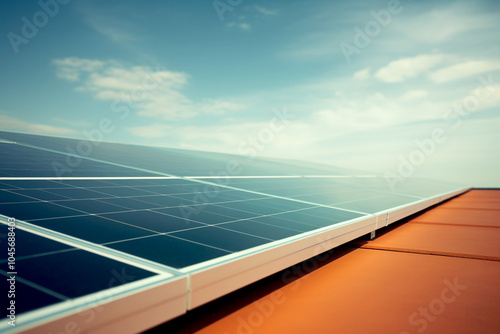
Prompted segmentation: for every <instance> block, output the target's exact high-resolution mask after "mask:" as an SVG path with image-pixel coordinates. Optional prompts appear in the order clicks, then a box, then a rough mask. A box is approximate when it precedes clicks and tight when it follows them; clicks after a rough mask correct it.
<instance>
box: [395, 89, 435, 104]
mask: <svg viewBox="0 0 500 334" xmlns="http://www.w3.org/2000/svg"><path fill="white" fill-rule="evenodd" d="M428 95H429V92H428V91H426V90H423V89H417V90H410V91H407V92H406V93H404V94H403V95H402V96H401V97H400V100H401V101H403V102H407V101H414V100H421V99H423V98H424V97H427V96H428Z"/></svg>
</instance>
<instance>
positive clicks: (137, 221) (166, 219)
mask: <svg viewBox="0 0 500 334" xmlns="http://www.w3.org/2000/svg"><path fill="white" fill-rule="evenodd" d="M101 216H102V217H105V218H109V219H113V220H116V221H119V222H122V223H126V224H130V225H133V226H137V227H140V228H145V229H148V230H152V231H156V232H159V233H164V232H172V231H179V230H185V229H188V228H193V227H198V226H203V224H200V223H197V222H193V221H190V220H185V219H182V218H178V217H173V216H168V215H165V214H161V213H158V212H153V211H146V210H142V211H133V212H122V213H111V214H103V215H101Z"/></svg>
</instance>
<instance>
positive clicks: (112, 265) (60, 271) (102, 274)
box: [17, 250, 155, 298]
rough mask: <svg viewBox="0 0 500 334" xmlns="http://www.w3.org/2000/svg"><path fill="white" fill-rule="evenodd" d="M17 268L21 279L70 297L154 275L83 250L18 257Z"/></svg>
mask: <svg viewBox="0 0 500 334" xmlns="http://www.w3.org/2000/svg"><path fill="white" fill-rule="evenodd" d="M17 267H18V271H19V276H20V277H21V278H23V279H26V280H28V281H30V282H33V283H36V284H38V285H41V286H43V287H45V288H47V289H50V290H52V291H55V292H57V293H59V294H61V295H64V296H66V297H69V298H75V297H80V296H83V295H86V294H89V293H93V292H98V291H101V290H105V289H109V288H111V287H115V286H119V285H122V284H125V283H130V282H134V281H137V280H140V279H143V278H146V277H151V276H154V275H155V274H154V273H151V272H149V271H146V270H143V269H140V268H137V267H133V266H131V265H128V264H125V263H122V262H118V261H115V260H112V259H108V258H106V257H103V256H100V255H97V254H93V253H90V252H87V251H83V250H75V251H70V252H63V253H57V254H50V255H45V256H40V257H35V258H28V259H24V260H19V261H17Z"/></svg>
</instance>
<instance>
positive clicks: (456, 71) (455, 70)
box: [429, 60, 500, 83]
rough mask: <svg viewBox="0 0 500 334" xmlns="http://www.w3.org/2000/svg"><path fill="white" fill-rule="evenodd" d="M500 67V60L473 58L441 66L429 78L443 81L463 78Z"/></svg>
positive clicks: (439, 81)
mask: <svg viewBox="0 0 500 334" xmlns="http://www.w3.org/2000/svg"><path fill="white" fill-rule="evenodd" d="M499 68H500V62H498V61H482V60H472V61H467V62H463V63H459V64H454V65H451V66H448V67H445V68H441V69H439V70H437V71H435V72H432V73H430V74H429V78H430V79H431V80H432V81H435V82H438V83H442V82H448V81H452V80H457V79H462V78H465V77H469V76H472V75H475V74H479V73H483V72H487V71H493V70H497V69H499Z"/></svg>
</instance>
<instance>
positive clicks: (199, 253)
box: [0, 132, 465, 333]
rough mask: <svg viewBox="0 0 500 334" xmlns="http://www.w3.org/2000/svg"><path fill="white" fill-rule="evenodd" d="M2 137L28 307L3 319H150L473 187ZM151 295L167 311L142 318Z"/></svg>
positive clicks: (136, 326) (83, 324)
mask: <svg viewBox="0 0 500 334" xmlns="http://www.w3.org/2000/svg"><path fill="white" fill-rule="evenodd" d="M0 138H1V141H0V153H1V154H0V155H1V160H0V222H1V223H3V224H0V228H1V230H0V238H1V239H0V241H1V243H0V245H2V248H3V250H2V253H0V262H1V263H2V267H1V268H0V274H1V275H3V276H5V277H4V278H5V279H3V280H2V281H3V284H4V285H5V286H2V289H5V290H4V291H7V290H8V288H9V286H8V283H7V282H8V281H7V278H9V277H11V276H13V275H14V276H15V279H16V300H15V305H16V312H15V313H16V317H17V320H16V321H17V326H16V327H13V326H11V325H9V324H8V320H9V318H6V319H4V321H3V322H2V323H1V324H0V330H12V331H26V332H30V331H32V332H34V333H35V332H39V331H40V330H41V329H50V330H55V331H58V330H60V331H64V328H65V326H67V324H68V323H69V322H71V323H75V324H76V325H75V326H77V327H78V328H82V329H85V330H95V331H103V332H106V331H107V330H110V329H113V330H116V329H117V328H121V329H125V330H126V331H140V330H143V329H145V328H147V327H150V326H154V325H155V324H157V323H159V322H162V321H166V320H169V319H171V318H173V317H176V316H178V315H180V314H183V313H185V312H186V311H187V310H189V309H192V308H195V307H197V306H199V305H202V304H204V303H206V302H208V301H210V300H213V299H215V298H217V297H220V296H222V295H224V294H226V293H228V292H231V291H233V290H235V289H237V288H240V287H242V286H244V285H246V284H249V283H251V282H254V281H255V280H258V279H260V278H263V277H265V276H268V275H270V274H272V273H274V272H276V271H279V270H281V269H284V268H286V267H287V266H290V265H293V264H295V263H297V262H300V261H302V260H305V259H307V258H309V257H311V256H314V255H316V254H319V253H321V252H322V251H324V250H326V249H329V248H332V247H335V246H336V245H338V244H341V243H344V242H346V241H349V240H352V239H354V238H356V237H359V236H361V235H363V234H366V233H369V232H371V231H374V230H376V229H378V228H381V227H383V226H386V225H387V224H390V223H392V222H394V221H395V220H397V219H400V218H402V217H404V216H407V215H409V214H412V213H414V212H416V211H418V210H421V209H423V208H425V207H428V206H430V205H432V204H435V203H438V202H439V201H442V200H444V199H446V198H449V197H451V196H453V195H456V194H458V193H460V192H463V191H465V189H464V188H461V187H457V186H456V185H449V184H443V183H436V182H430V181H426V180H416V179H407V180H405V182H402V183H401V184H400V185H398V187H397V189H396V190H394V189H391V188H390V186H389V185H388V183H387V181H386V180H385V178H384V177H381V176H370V175H364V174H361V173H354V174H352V173H351V174H349V173H347V172H346V171H345V170H343V169H340V168H334V167H330V166H324V165H312V166H310V165H308V164H307V163H302V162H294V161H287V160H278V159H254V158H250V157H242V156H237V155H229V154H219V153H207V152H197V151H187V150H186V151H183V150H174V149H162V148H154V147H146V146H132V145H124V144H117V143H105V142H90V141H84V140H76V139H67V138H54V137H45V136H35V135H28V134H20V133H10V132H0ZM9 218H15V220H16V232H15V233H16V247H15V248H16V253H15V274H12V272H13V271H14V270H10V269H9V268H8V264H9V259H8V256H7V254H8V252H7V245H6V241H7V235H8V222H9ZM146 297H147V298H146ZM134 298H136V299H134ZM131 300H135V302H134V304H133V305H132V304H131ZM141 303H143V307H144V308H145V309H146V308H147V309H149V310H150V312H151V313H150V314H156V313H154V312H153V311H151V307H152V306H151V305H156V306H155V309H156V310H157V311H158V315H157V316H156V317H154V316H150V317H149V318H148V320H147V322H145V320H141V319H144V317H142V318H141V317H140V312H139V311H138V308H139V309H140V307H141ZM96 305H98V308H99V311H96V309H97V308H96ZM7 306H8V305H6V307H7ZM92 311H93V316H92V319H91V321H87V320H88V319H90V315H89V316H88V317H86V316H85V315H82V314H86V313H89V314H90V313H91V312H92ZM134 314H135V315H136V316H137V317H138V318H136V319H135V318H134V316H133V315H134ZM125 316H126V317H127V319H128V320H123V317H125ZM151 317H152V318H153V319H151ZM118 319H121V320H118ZM134 319H135V321H133V320H134ZM44 326H46V327H44ZM47 326H48V327H47ZM120 326H122V327H120Z"/></svg>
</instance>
